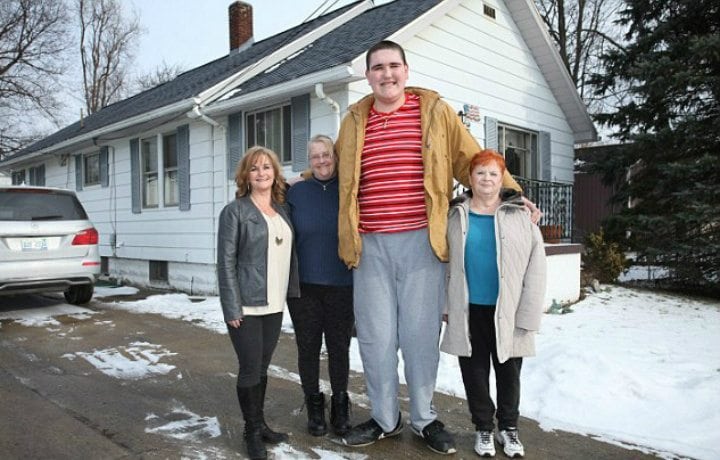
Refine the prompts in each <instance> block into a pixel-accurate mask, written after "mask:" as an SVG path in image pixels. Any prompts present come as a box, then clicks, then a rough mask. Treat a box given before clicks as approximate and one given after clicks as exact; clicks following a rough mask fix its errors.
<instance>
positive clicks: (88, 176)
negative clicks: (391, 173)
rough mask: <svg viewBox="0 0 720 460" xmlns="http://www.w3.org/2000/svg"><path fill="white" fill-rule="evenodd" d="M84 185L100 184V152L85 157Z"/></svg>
mask: <svg viewBox="0 0 720 460" xmlns="http://www.w3.org/2000/svg"><path fill="white" fill-rule="evenodd" d="M83 171H84V174H83V185H84V186H88V185H98V184H100V152H96V153H91V154H90V155H85V156H84V157H83Z"/></svg>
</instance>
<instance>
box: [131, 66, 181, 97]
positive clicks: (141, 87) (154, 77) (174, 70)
mask: <svg viewBox="0 0 720 460" xmlns="http://www.w3.org/2000/svg"><path fill="white" fill-rule="evenodd" d="M184 71H185V70H184V69H183V68H182V67H181V66H180V65H178V64H174V65H170V64H168V63H167V62H165V61H162V63H161V64H160V65H158V66H157V67H156V68H155V69H154V70H152V71H150V72H148V73H146V74H144V75H140V76H139V77H137V79H136V80H135V86H136V88H137V91H138V92H140V91H145V90H148V89H152V88H154V87H156V86H160V85H162V84H163V83H167V82H169V81H171V80H174V79H175V78H176V77H177V76H178V75H180V74H181V73H183V72H184Z"/></svg>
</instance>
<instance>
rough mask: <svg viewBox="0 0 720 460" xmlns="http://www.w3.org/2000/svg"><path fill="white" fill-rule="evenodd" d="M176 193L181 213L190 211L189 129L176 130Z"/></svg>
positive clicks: (180, 127)
mask: <svg viewBox="0 0 720 460" xmlns="http://www.w3.org/2000/svg"><path fill="white" fill-rule="evenodd" d="M176 145H177V161H178V192H179V193H180V205H179V208H180V210H181V211H189V210H190V127H189V126H188V125H182V126H178V128H177V144H176Z"/></svg>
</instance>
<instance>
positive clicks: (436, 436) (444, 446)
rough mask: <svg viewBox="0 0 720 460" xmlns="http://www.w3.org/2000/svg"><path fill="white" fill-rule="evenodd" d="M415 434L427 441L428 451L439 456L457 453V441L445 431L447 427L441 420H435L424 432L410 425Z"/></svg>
mask: <svg viewBox="0 0 720 460" xmlns="http://www.w3.org/2000/svg"><path fill="white" fill-rule="evenodd" d="M410 429H411V430H412V432H413V433H415V434H416V435H418V436H420V437H421V438H423V439H424V440H425V444H426V445H427V446H428V449H430V450H432V451H433V452H437V453H438V454H443V455H448V454H454V453H455V452H457V450H456V449H455V440H454V439H453V437H452V435H451V434H450V433H449V432H448V431H446V430H445V425H443V423H442V422H441V421H440V420H433V421H432V422H430V423H429V424H428V425H427V426H426V427H425V428H423V429H422V432H420V431H418V430H417V429H416V428H415V427H414V426H412V425H410Z"/></svg>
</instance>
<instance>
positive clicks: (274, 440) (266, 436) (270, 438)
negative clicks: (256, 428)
mask: <svg viewBox="0 0 720 460" xmlns="http://www.w3.org/2000/svg"><path fill="white" fill-rule="evenodd" d="M266 389H267V377H261V378H260V418H261V420H262V439H263V441H265V442H267V443H270V444H279V443H281V442H288V435H287V434H286V433H279V432H277V431H273V430H272V429H271V428H270V427H269V426H267V423H266V422H265V410H264V406H265V390H266Z"/></svg>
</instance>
